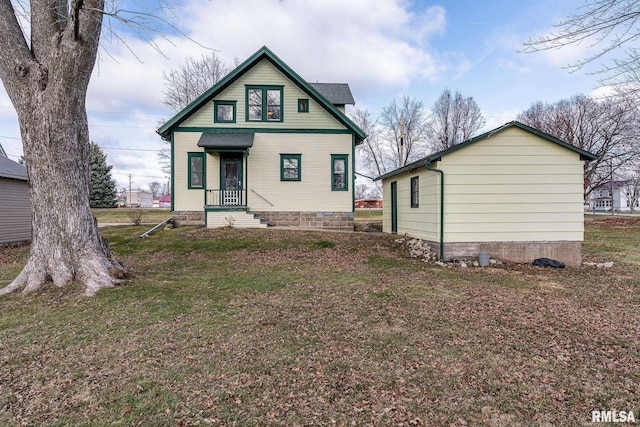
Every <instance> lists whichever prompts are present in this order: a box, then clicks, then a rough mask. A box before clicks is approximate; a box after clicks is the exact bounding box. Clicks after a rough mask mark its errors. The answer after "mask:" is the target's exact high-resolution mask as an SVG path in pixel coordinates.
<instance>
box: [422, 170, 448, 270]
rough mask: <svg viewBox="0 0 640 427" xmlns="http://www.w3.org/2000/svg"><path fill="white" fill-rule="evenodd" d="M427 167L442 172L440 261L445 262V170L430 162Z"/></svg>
mask: <svg viewBox="0 0 640 427" xmlns="http://www.w3.org/2000/svg"><path fill="white" fill-rule="evenodd" d="M425 167H426V168H427V170H428V171H432V172H437V173H439V174H440V262H444V261H443V260H444V172H443V171H442V170H440V169H436V168H432V167H430V166H429V164H426V165H425Z"/></svg>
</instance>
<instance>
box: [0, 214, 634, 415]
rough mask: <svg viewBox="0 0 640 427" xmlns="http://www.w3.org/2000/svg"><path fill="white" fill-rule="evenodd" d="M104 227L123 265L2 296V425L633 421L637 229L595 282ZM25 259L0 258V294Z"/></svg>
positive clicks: (596, 228) (331, 238) (302, 236)
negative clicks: (91, 291) (108, 280)
mask: <svg viewBox="0 0 640 427" xmlns="http://www.w3.org/2000/svg"><path fill="white" fill-rule="evenodd" d="M146 228H147V227H120V228H113V229H106V230H104V231H103V232H104V234H105V235H106V236H108V237H109V239H110V242H111V246H112V249H113V251H114V252H115V253H116V254H117V255H118V257H119V258H120V259H121V260H123V261H124V262H125V263H127V264H128V265H130V266H131V267H133V268H134V269H135V270H136V273H135V276H134V278H133V279H132V280H131V281H130V282H129V283H128V284H126V285H124V286H120V287H116V288H113V289H108V290H103V291H101V292H99V293H98V294H97V295H96V296H95V297H93V298H86V297H80V296H78V294H79V293H80V292H81V291H82V289H79V288H77V287H76V288H74V287H69V288H63V289H57V288H55V287H53V286H51V287H49V288H47V289H46V290H45V291H43V292H41V293H38V294H34V295H26V296H21V295H10V296H6V297H2V298H0V357H1V359H0V425H3V426H4V425H54V426H67V425H136V426H137V425H144V426H146V425H155V426H160V425H170V426H173V425H175V426H178V425H234V424H237V425H282V424H287V425H291V424H293V425H296V424H297V425H332V424H336V425H454V426H462V425H494V426H506V425H510V426H517V425H523V426H526V425H549V426H550V425H554V426H555V425H570V426H573V425H585V424H589V423H590V421H591V411H593V410H618V411H634V414H635V417H636V419H638V418H639V417H640V387H639V384H640V369H639V368H640V309H639V307H640V283H639V280H640V279H639V277H640V222H638V221H633V220H626V221H623V220H617V221H614V222H608V221H606V220H599V219H598V220H594V221H589V222H588V223H587V229H586V242H585V245H584V252H585V260H587V261H609V260H611V261H614V262H615V265H614V267H613V268H609V269H596V268H567V269H541V268H535V267H532V266H529V265H510V264H507V265H503V266H499V267H491V268H469V269H461V268H442V267H437V266H433V265H426V264H424V263H420V262H417V261H414V260H412V259H410V258H409V257H408V256H407V254H406V253H405V251H404V250H403V249H402V248H401V247H400V246H399V245H398V244H397V243H395V242H394V238H393V237H391V236H374V235H368V234H350V233H322V232H308V231H291V230H277V229H266V230H234V229H231V230H204V229H195V228H179V229H173V230H164V231H159V232H156V233H154V234H152V235H151V236H150V237H149V238H147V239H138V238H137V236H138V235H140V234H141V233H142V232H143V231H145V230H146ZM27 254H28V248H25V247H22V248H11V249H7V248H5V249H0V286H1V285H5V284H7V283H8V282H9V281H10V280H11V279H12V278H13V277H14V276H15V275H16V274H17V273H18V272H19V270H20V268H21V267H22V265H23V263H24V262H25V260H26V257H27Z"/></svg>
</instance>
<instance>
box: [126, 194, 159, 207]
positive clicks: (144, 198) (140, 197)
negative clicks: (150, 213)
mask: <svg viewBox="0 0 640 427" xmlns="http://www.w3.org/2000/svg"><path fill="white" fill-rule="evenodd" d="M125 203H126V206H127V207H129V208H151V207H153V194H151V193H150V192H148V191H143V190H132V191H127V192H126V199H125Z"/></svg>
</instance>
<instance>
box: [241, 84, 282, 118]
mask: <svg viewBox="0 0 640 427" xmlns="http://www.w3.org/2000/svg"><path fill="white" fill-rule="evenodd" d="M250 90H261V91H262V106H261V108H262V111H261V117H262V118H261V119H260V120H257V119H256V120H252V119H249V91H250ZM270 90H277V91H280V118H279V119H278V120H269V116H268V108H269V105H268V104H267V102H268V98H269V97H268V96H267V92H268V91H270ZM244 96H245V98H244V99H245V104H244V105H245V107H244V109H245V112H244V114H245V115H244V121H245V122H269V123H278V122H283V121H284V86H276V85H245V87H244Z"/></svg>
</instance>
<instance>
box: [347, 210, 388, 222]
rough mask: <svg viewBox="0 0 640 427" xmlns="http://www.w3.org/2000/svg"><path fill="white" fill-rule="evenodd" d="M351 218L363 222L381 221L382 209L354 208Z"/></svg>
mask: <svg viewBox="0 0 640 427" xmlns="http://www.w3.org/2000/svg"><path fill="white" fill-rule="evenodd" d="M353 219H354V220H356V221H363V222H368V221H371V222H382V209H356V210H355V212H354V214H353Z"/></svg>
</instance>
